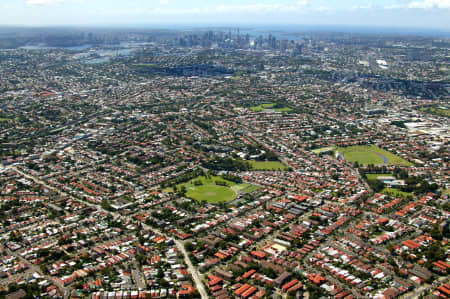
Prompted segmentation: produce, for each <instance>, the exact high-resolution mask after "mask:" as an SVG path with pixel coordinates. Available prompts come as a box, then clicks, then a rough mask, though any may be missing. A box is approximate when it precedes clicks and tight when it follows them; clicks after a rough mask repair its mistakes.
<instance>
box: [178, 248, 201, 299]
mask: <svg viewBox="0 0 450 299" xmlns="http://www.w3.org/2000/svg"><path fill="white" fill-rule="evenodd" d="M175 244H176V245H177V248H178V250H180V251H181V252H182V253H183V255H184V259H185V261H186V264H187V266H188V271H189V272H190V273H191V274H192V278H193V279H194V282H195V285H196V286H197V290H198V292H199V293H200V296H201V297H202V299H207V298H208V293H207V292H206V290H205V287H204V285H203V282H202V278H201V277H200V274H199V273H198V271H197V268H195V267H194V265H193V264H192V262H191V259H190V258H189V255H188V253H187V252H186V250H185V249H184V245H183V243H182V242H181V241H179V240H175Z"/></svg>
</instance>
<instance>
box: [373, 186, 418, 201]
mask: <svg viewBox="0 0 450 299" xmlns="http://www.w3.org/2000/svg"><path fill="white" fill-rule="evenodd" d="M381 193H383V194H386V195H389V196H392V197H397V198H403V199H408V197H413V196H414V194H412V193H409V192H403V191H400V190H397V189H393V188H384V189H383V190H381Z"/></svg>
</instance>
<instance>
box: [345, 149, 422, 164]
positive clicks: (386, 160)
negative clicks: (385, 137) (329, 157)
mask: <svg viewBox="0 0 450 299" xmlns="http://www.w3.org/2000/svg"><path fill="white" fill-rule="evenodd" d="M337 151H338V152H339V153H343V154H344V157H345V159H347V160H348V161H350V162H358V163H359V164H362V165H368V164H373V165H396V166H411V165H413V164H412V163H411V162H408V161H406V160H405V159H402V158H400V157H399V156H396V155H394V154H392V153H390V152H388V151H385V150H383V149H381V148H379V147H377V146H375V145H356V146H350V147H345V148H338V150H337Z"/></svg>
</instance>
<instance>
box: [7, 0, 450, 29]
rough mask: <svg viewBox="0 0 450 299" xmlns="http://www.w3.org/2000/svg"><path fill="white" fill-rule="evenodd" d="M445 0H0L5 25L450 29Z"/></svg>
mask: <svg viewBox="0 0 450 299" xmlns="http://www.w3.org/2000/svg"><path fill="white" fill-rule="evenodd" d="M449 15H450V1H449V0H389V1H388V0H371V1H368V0H366V1H361V0H339V1H338V0H326V1H325V0H300V1H299V0H279V1H268V0H266V1H264V0H245V1H242V0H227V1H218V0H212V1H199V0H194V1H184V0H130V1H117V0H92V1H87V0H1V1H0V20H1V21H0V23H1V24H4V25H34V26H42V25H174V24H195V25H199V24H207V25H215V24H227V25H235V24H266V25H267V24H289V25H293V24H297V25H351V26H376V27H402V28H407V27H413V28H434V29H439V30H445V31H449V28H450V18H449Z"/></svg>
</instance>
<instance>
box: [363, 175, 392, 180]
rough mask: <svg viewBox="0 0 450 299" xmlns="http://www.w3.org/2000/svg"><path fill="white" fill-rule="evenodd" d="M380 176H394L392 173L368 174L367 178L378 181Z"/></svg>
mask: <svg viewBox="0 0 450 299" xmlns="http://www.w3.org/2000/svg"><path fill="white" fill-rule="evenodd" d="M380 176H392V173H376V174H375V173H368V174H366V177H367V179H368V180H377V179H378V178H379V177H380Z"/></svg>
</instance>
